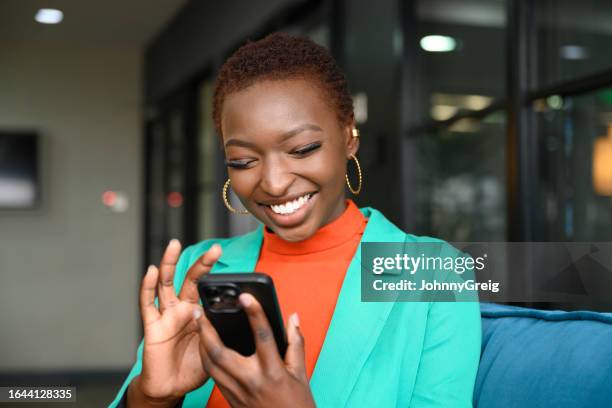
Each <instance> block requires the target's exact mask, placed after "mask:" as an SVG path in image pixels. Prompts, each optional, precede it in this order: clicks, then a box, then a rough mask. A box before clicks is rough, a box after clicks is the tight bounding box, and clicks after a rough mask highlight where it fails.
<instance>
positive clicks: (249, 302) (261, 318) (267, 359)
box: [239, 293, 282, 370]
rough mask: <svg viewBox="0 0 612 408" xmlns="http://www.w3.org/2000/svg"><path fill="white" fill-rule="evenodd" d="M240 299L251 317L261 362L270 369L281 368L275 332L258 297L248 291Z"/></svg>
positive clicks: (256, 347)
mask: <svg viewBox="0 0 612 408" xmlns="http://www.w3.org/2000/svg"><path fill="white" fill-rule="evenodd" d="M239 299H240V303H241V304H242V307H243V309H244V311H245V312H246V314H247V317H248V318H249V323H250V324H251V329H252V330H253V337H255V350H256V352H257V356H258V357H259V360H260V362H261V364H262V365H263V366H264V368H265V369H268V370H275V369H279V368H281V367H282V360H281V359H280V356H279V354H278V348H277V347H276V341H275V340H274V333H273V332H272V328H271V327H270V323H268V318H267V317H266V314H265V313H264V311H263V308H262V307H261V305H260V304H259V302H258V301H257V299H255V298H254V297H253V296H252V295H250V294H248V293H243V294H241V295H240V298H239Z"/></svg>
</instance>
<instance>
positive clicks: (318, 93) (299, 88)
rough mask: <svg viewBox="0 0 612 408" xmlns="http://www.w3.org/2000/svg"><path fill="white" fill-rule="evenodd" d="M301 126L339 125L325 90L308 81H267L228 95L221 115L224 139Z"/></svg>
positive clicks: (273, 132)
mask: <svg viewBox="0 0 612 408" xmlns="http://www.w3.org/2000/svg"><path fill="white" fill-rule="evenodd" d="M302 123H313V124H317V125H318V126H320V127H321V128H323V129H325V128H329V127H332V126H338V123H337V119H336V115H335V112H334V111H333V109H332V108H331V104H330V103H329V102H328V101H327V100H326V99H325V95H324V92H323V90H322V89H321V88H320V87H319V86H318V85H317V84H316V83H314V82H313V81H309V80H306V79H286V80H265V81H261V82H257V83H255V84H253V85H251V86H249V87H248V88H246V89H244V90H242V91H239V92H234V93H231V94H229V95H227V96H226V98H225V101H224V103H223V111H222V115H221V129H222V133H223V135H224V139H225V138H226V137H228V136H248V135H249V134H260V133H265V134H277V133H279V132H280V133H282V132H284V131H287V130H290V129H292V128H293V127H295V126H296V125H300V124H302Z"/></svg>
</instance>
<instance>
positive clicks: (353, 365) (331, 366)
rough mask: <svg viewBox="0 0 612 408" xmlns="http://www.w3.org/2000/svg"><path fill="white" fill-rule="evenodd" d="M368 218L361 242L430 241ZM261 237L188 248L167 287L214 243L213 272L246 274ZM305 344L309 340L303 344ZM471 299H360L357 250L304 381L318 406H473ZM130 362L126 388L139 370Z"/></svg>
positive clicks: (474, 310) (476, 327)
mask: <svg viewBox="0 0 612 408" xmlns="http://www.w3.org/2000/svg"><path fill="white" fill-rule="evenodd" d="M360 211H361V212H362V213H363V215H364V216H365V217H367V218H369V221H368V223H367V224H366V228H365V231H364V233H363V236H362V239H361V242H432V241H434V242H435V241H439V240H435V239H434V238H429V237H417V236H414V235H411V234H406V233H405V232H403V231H402V230H400V229H399V228H398V227H396V226H395V225H394V224H393V223H391V222H390V221H389V220H388V219H387V218H386V217H385V216H384V215H383V214H381V213H380V212H379V211H378V210H376V209H373V208H370V207H365V208H361V209H360ZM262 239H263V224H260V225H259V227H258V228H257V229H256V230H255V231H252V232H250V233H247V234H245V235H241V236H238V237H234V238H227V239H209V240H205V241H202V242H200V243H198V244H195V245H193V246H190V247H188V248H186V249H185V251H183V253H182V254H181V257H180V259H179V262H178V265H177V268H176V273H175V281H174V285H175V288H176V289H177V292H178V291H179V289H180V287H181V286H182V284H183V280H184V279H185V274H186V273H187V270H188V269H189V267H190V266H191V265H192V264H193V263H194V262H195V261H196V260H197V259H198V258H199V257H200V256H201V255H202V254H203V253H204V252H205V251H206V250H208V248H210V246H211V245H212V244H214V243H219V244H220V245H221V246H222V248H223V254H222V255H221V258H219V260H218V261H217V263H216V264H215V266H214V268H213V270H212V273H226V272H245V271H251V272H252V271H253V270H254V268H255V265H256V264H257V260H258V257H259V252H260V248H261V244H262ZM306 341H308V339H306ZM480 342H481V323H480V311H479V306H478V302H456V303H455V302H376V303H374V302H372V303H369V302H368V303H366V302H361V246H359V247H358V248H357V251H356V253H355V256H354V257H353V259H352V261H351V263H350V265H349V268H348V270H347V273H346V276H345V278H344V282H343V284H342V289H341V291H340V294H339V296H338V300H337V303H336V308H335V310H334V313H333V316H332V320H331V323H330V326H329V329H328V331H327V335H326V337H325V341H324V343H323V347H322V349H321V353H320V354H319V358H318V360H317V364H316V366H315V369H314V372H313V374H312V377H311V379H310V388H311V390H312V394H313V396H314V399H315V401H316V404H317V407H319V408H326V407H330V408H339V407H444V408H459V407H470V406H472V392H473V388H474V382H475V379H476V372H477V370H478V363H479V358H480ZM142 348H143V344H142V343H141V344H140V347H139V348H138V352H137V361H136V363H135V364H134V366H133V368H132V370H131V372H130V373H129V375H128V377H127V378H126V380H125V382H124V384H123V386H122V387H121V390H120V391H119V393H118V395H117V398H116V399H115V400H114V401H113V402H112V403H111V404H110V407H115V406H117V404H118V403H119V402H120V400H121V399H122V397H123V393H124V392H125V390H126V388H127V386H128V384H129V383H130V381H131V380H132V378H133V377H135V376H136V375H138V374H139V373H140V371H141V369H142ZM213 385H214V384H213V381H212V380H209V381H207V382H206V383H205V384H204V385H203V386H202V387H200V388H198V389H196V390H194V391H192V392H190V393H188V394H187V395H186V396H185V399H184V402H183V407H189V408H195V407H198V408H202V407H204V406H205V405H206V403H207V401H208V398H209V397H210V394H211V392H212V389H213Z"/></svg>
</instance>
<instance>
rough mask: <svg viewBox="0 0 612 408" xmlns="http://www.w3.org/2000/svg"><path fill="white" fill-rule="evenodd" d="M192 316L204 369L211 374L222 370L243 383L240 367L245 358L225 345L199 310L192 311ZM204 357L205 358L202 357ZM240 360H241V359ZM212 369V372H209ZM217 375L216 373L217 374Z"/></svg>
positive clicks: (244, 362) (242, 372) (243, 373)
mask: <svg viewBox="0 0 612 408" xmlns="http://www.w3.org/2000/svg"><path fill="white" fill-rule="evenodd" d="M194 318H195V321H196V323H197V324H198V329H199V330H198V334H199V335H200V354H201V355H202V363H203V364H204V365H205V366H204V369H205V370H206V371H207V372H209V374H210V375H211V376H212V372H215V373H218V372H219V371H223V372H224V373H226V374H227V375H229V376H230V377H232V378H233V379H234V380H235V381H236V382H237V383H239V384H241V385H245V384H246V382H245V378H244V375H245V374H246V373H245V372H244V371H245V370H242V369H241V367H244V366H245V364H246V358H245V357H243V356H241V355H240V354H238V353H237V352H236V351H234V350H232V349H229V348H227V347H225V345H224V344H223V341H221V338H220V337H219V334H218V333H217V330H215V328H214V327H213V325H212V324H211V323H210V320H208V319H207V318H206V315H205V314H203V313H202V312H201V311H200V310H196V311H194ZM204 357H206V359H205V358H204ZM241 360H242V361H241ZM211 371H212V372H211ZM217 375H218V374H217Z"/></svg>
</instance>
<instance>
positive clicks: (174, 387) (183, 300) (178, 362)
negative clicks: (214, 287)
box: [128, 240, 221, 406]
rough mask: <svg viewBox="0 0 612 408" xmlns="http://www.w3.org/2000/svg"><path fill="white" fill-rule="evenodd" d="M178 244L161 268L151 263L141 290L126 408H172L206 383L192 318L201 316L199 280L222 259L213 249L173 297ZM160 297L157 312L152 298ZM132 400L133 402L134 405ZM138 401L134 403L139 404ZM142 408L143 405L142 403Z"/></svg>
mask: <svg viewBox="0 0 612 408" xmlns="http://www.w3.org/2000/svg"><path fill="white" fill-rule="evenodd" d="M180 253H181V244H180V243H179V242H178V240H172V241H170V243H169V244H168V247H167V248H166V251H165V252H164V255H163V257H162V261H161V265H160V268H159V270H158V269H157V268H156V267H155V266H153V265H151V266H150V267H149V269H148V271H147V274H146V275H145V277H144V279H143V281H142V286H141V290H140V311H141V315H142V321H143V325H144V350H143V356H142V372H141V374H140V376H139V377H136V379H135V380H134V381H133V382H132V383H131V384H130V389H131V390H128V391H129V392H128V404H129V405H130V406H132V405H140V404H138V402H147V403H148V404H149V405H159V406H164V405H169V404H170V405H171V404H172V403H174V402H176V401H177V400H178V399H180V398H181V397H182V396H183V395H185V394H186V393H188V392H189V391H192V390H194V389H196V388H198V387H200V386H201V385H202V384H204V382H205V381H206V380H207V379H208V375H207V374H206V372H205V371H204V369H203V367H202V363H201V357H200V351H199V343H200V339H199V336H198V324H197V323H196V321H195V320H194V311H196V314H197V313H199V314H202V306H201V305H200V296H199V294H198V289H197V281H198V279H199V278H200V277H201V276H202V275H204V274H206V273H208V272H209V271H210V270H211V268H212V266H213V265H214V264H215V262H216V261H217V260H218V259H219V257H220V256H221V247H220V246H219V245H217V244H215V245H213V246H212V247H211V248H210V249H209V250H208V251H207V252H206V253H204V255H202V257H201V258H200V259H198V261H196V262H195V263H194V265H193V266H192V267H191V268H190V269H189V271H188V272H187V275H186V276H185V281H184V282H183V287H182V288H181V291H180V293H179V295H178V297H177V296H176V291H175V289H174V284H173V279H174V271H175V269H176V263H177V261H178V258H179V255H180ZM156 294H157V295H158V298H159V309H158V308H157V307H156V306H155V296H156ZM132 401H133V403H132ZM137 401H138V402H137ZM144 405H146V404H144Z"/></svg>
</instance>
